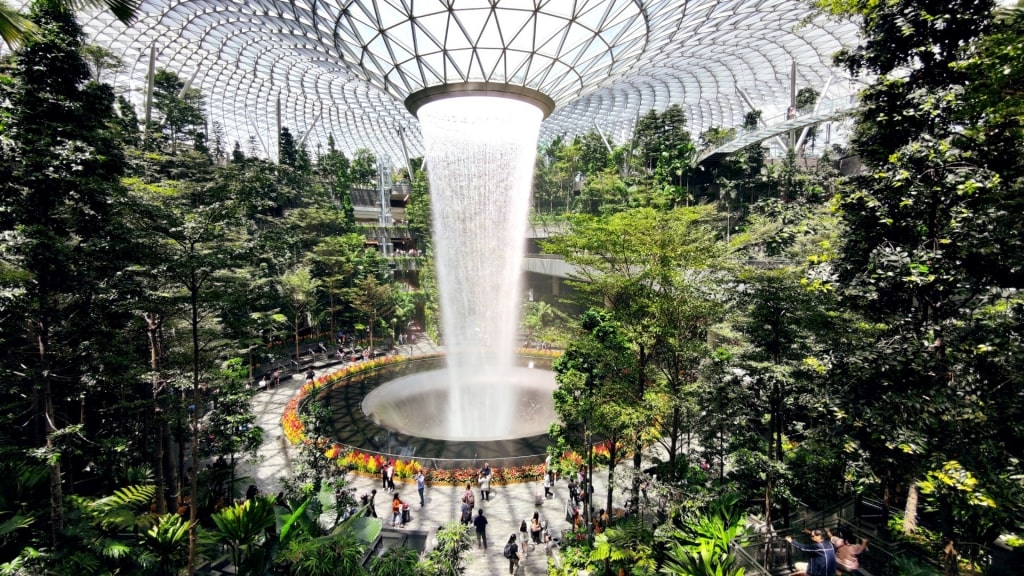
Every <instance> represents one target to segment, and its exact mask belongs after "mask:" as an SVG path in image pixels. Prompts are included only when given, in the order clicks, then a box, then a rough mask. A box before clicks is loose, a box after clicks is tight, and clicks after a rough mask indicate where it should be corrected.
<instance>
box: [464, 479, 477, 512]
mask: <svg viewBox="0 0 1024 576" xmlns="http://www.w3.org/2000/svg"><path fill="white" fill-rule="evenodd" d="M462 503H463V504H468V505H469V509H470V511H472V510H473V508H476V496H475V495H474V494H473V487H472V486H470V485H469V484H466V491H465V492H463V493H462Z"/></svg>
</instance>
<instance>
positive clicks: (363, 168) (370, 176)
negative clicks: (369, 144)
mask: <svg viewBox="0 0 1024 576" xmlns="http://www.w3.org/2000/svg"><path fill="white" fill-rule="evenodd" d="M349 177H350V178H351V180H350V181H351V182H352V184H354V185H358V186H362V187H366V186H369V187H371V188H375V187H376V186H377V157H376V156H374V155H373V152H371V151H369V150H367V149H365V148H360V149H359V150H356V153H355V156H354V157H353V158H352V164H351V166H350V167H349Z"/></svg>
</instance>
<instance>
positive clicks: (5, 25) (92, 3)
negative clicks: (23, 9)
mask: <svg viewBox="0 0 1024 576" xmlns="http://www.w3.org/2000/svg"><path fill="white" fill-rule="evenodd" d="M138 5H139V3H138V1H137V0H80V1H79V2H77V3H76V2H60V3H59V7H60V8H62V9H70V8H72V7H78V6H81V7H96V8H105V9H109V10H110V11H111V12H112V13H113V14H114V16H115V17H116V18H117V19H118V20H120V21H121V22H123V23H125V24H130V23H131V22H132V20H134V19H135V10H136V9H137V8H138ZM37 32H38V28H36V26H35V24H33V22H32V21H31V20H29V19H26V18H25V17H24V16H22V15H21V14H19V13H18V12H17V11H16V10H14V9H13V8H11V7H10V6H9V5H7V3H6V2H0V38H3V40H4V42H6V43H7V45H8V46H9V47H10V46H13V45H15V44H18V43H20V42H22V41H24V40H25V39H27V38H30V37H32V36H33V35H34V34H35V33H37Z"/></svg>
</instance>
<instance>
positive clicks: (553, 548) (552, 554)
mask: <svg viewBox="0 0 1024 576" xmlns="http://www.w3.org/2000/svg"><path fill="white" fill-rule="evenodd" d="M544 554H545V555H546V556H547V557H548V558H551V560H552V561H554V563H555V568H558V569H561V568H562V557H561V556H560V555H559V554H558V540H555V539H554V538H552V537H551V534H550V533H548V531H547V530H545V531H544Z"/></svg>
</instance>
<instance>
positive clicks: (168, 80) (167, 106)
mask: <svg viewBox="0 0 1024 576" xmlns="http://www.w3.org/2000/svg"><path fill="white" fill-rule="evenodd" d="M153 108H154V109H155V110H156V111H157V113H158V114H159V116H160V118H161V119H160V120H156V121H155V125H153V126H147V127H146V133H147V137H148V138H152V135H151V133H152V132H154V131H156V130H160V131H162V132H163V133H164V137H165V139H166V141H167V142H169V144H170V150H169V152H170V153H171V154H177V153H178V144H179V142H186V143H191V144H192V145H193V147H195V148H198V147H200V146H203V145H204V143H205V136H204V131H205V129H206V118H205V115H204V112H203V95H202V93H201V92H200V91H199V89H198V88H186V87H185V81H184V80H182V79H181V78H180V77H179V76H178V75H177V74H175V73H174V72H171V71H169V70H158V71H157V72H156V74H155V75H154V76H153ZM149 145H152V143H151V142H150V143H149Z"/></svg>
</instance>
